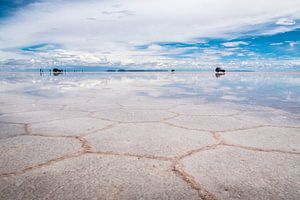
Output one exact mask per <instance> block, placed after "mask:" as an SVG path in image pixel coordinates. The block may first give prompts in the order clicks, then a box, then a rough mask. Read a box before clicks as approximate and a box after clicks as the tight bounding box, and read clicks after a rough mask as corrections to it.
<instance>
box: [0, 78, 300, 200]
mask: <svg viewBox="0 0 300 200" xmlns="http://www.w3.org/2000/svg"><path fill="white" fill-rule="evenodd" d="M123 76H128V77H129V78H130V76H131V75H123ZM139 76H141V75H139ZM160 76H161V77H164V76H163V75H160ZM189 76H191V75H189ZM117 77H118V78H119V75H118V76H117ZM145 77H147V76H146V75H145ZM31 78H32V77H31ZM110 78H111V79H113V78H114V77H113V76H111V77H110ZM165 78H166V80H165V81H163V82H162V83H169V82H170V81H171V82H174V81H176V80H174V79H173V78H172V79H171V80H170V77H165ZM100 79H101V77H100ZM26 80H27V79H26V78H24V79H22V83H23V82H26ZM126 80H127V79H126ZM134 80H135V81H136V77H134ZM180 80H182V79H180ZM73 81H74V80H73ZM118 81H122V80H121V79H120V80H119V79H118ZM118 81H116V80H114V82H113V84H112V85H110V84H109V82H108V83H105V84H107V85H105V87H104V86H103V85H101V84H100V85H99V84H94V85H93V84H92V85H93V87H91V86H89V87H87V88H80V91H81V92H78V90H77V89H76V88H72V87H71V86H72V85H75V86H76V84H70V87H69V88H68V90H65V89H64V91H63V95H61V96H59V97H57V98H54V97H52V98H51V99H48V98H45V97H42V96H30V95H32V93H29V94H28V93H27V94H26V95H24V94H23V93H22V84H17V85H16V84H15V83H13V84H12V85H10V83H9V82H8V83H7V84H5V87H7V89H5V88H4V89H3V88H2V90H1V91H3V92H5V91H8V90H9V88H10V92H12V91H14V90H16V91H15V94H14V95H11V94H10V95H8V96H5V95H0V102H1V104H0V105H1V107H0V111H1V112H2V113H1V115H0V128H1V132H0V153H1V154H0V156H1V157H0V199H204V200H211V199H299V198H300V194H299V191H300V188H299V177H300V172H299V167H298V166H299V163H300V160H299V159H300V147H299V145H298V144H299V140H300V139H299V128H297V127H299V124H300V121H299V115H298V114H295V113H294V114H291V113H289V112H287V111H282V110H280V109H278V108H276V109H275V108H272V107H265V106H255V105H248V104H247V105H242V104H241V105H240V104H236V103H235V102H224V101H222V102H218V101H216V102H207V101H206V100H205V99H192V98H190V97H189V98H182V97H181V98H170V96H171V95H169V94H168V95H167V96H168V98H163V97H155V98H154V97H153V92H155V94H156V95H158V94H160V93H162V91H163V92H168V91H171V92H172V91H177V92H178V91H181V90H167V89H166V88H163V89H162V90H161V91H156V90H160V87H159V84H160V82H155V86H154V85H152V82H148V81H143V82H142V83H141V84H142V85H140V84H134V83H135V82H134V81H127V82H126V83H125V84H126V87H125V86H121V85H122V84H123V83H122V84H118ZM90 82H91V83H92V82H93V81H91V80H90ZM100 82H101V81H100ZM97 83H99V80H97ZM26 84H27V85H30V84H31V82H29V83H26ZM44 84H45V85H47V83H44ZM51 84H52V82H51ZM143 84H144V85H143ZM43 86H44V85H43ZM162 86H163V85H162ZM18 87H20V89H19V90H18ZM36 87H37V86H36ZM49 88H51V87H49ZM104 88H112V90H111V91H113V92H111V91H110V92H108V91H107V90H105V89H104ZM141 88H143V89H144V91H145V92H146V93H147V91H150V92H151V95H152V96H151V95H148V96H147V94H143V95H142V96H140V95H139V94H140V91H141ZM47 90H48V89H47ZM1 91H0V92H1ZM37 92H38V91H37ZM38 93H39V92H38ZM41 93H43V92H41ZM4 94H5V93H4ZM4 96H5V97H4ZM179 96H180V95H179ZM18 97H20V98H18ZM19 100H20V101H19ZM22 100H24V102H22ZM14 104H15V105H14Z"/></svg>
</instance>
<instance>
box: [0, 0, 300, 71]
mask: <svg viewBox="0 0 300 200" xmlns="http://www.w3.org/2000/svg"><path fill="white" fill-rule="evenodd" d="M5 2H6V3H5ZM7 2H8V1H4V2H3V3H1V5H0V8H3V9H2V10H5V9H6V11H3V12H2V13H1V14H2V15H0V65H1V66H2V68H3V67H9V66H12V67H15V66H19V67H21V66H23V67H36V66H49V65H57V64H59V63H60V64H62V65H74V66H75V65H78V66H79V65H89V66H125V67H132V68H136V67H139V68H169V67H174V68H176V67H178V68H201V67H203V66H204V65H205V66H207V65H212V66H214V65H218V64H228V63H235V64H236V65H239V66H241V65H242V63H244V62H248V63H256V64H255V65H260V64H261V63H262V65H263V63H264V62H266V61H267V60H269V61H270V62H271V61H272V62H278V60H281V61H282V63H284V64H289V63H295V60H297V57H299V56H298V55H299V38H295V37H294V36H293V33H294V34H297V33H299V31H298V29H299V28H300V27H299V23H298V21H299V19H300V2H299V1H295V0H285V1H282V0H266V1H259V0H253V1H251V2H250V1H246V0H224V1H219V0H186V1H181V0H163V1H162V0H152V1H140V0H122V1H121V0H102V1H96V0H85V1H80V0H75V1H74V0H72V1H71V0H51V1H50V0H36V1H27V3H24V2H25V1H10V2H19V3H10V4H7ZM20 2H21V3H20ZM22 2H23V3H22ZM282 33H291V34H287V35H284V38H281V39H280V41H278V39H276V37H275V39H274V40H270V41H269V43H268V44H266V45H267V46H268V48H265V47H264V45H265V41H264V40H267V39H266V38H272V37H273V36H274V35H280V34H282ZM251 38H262V39H260V40H263V41H262V42H259V41H258V40H259V39H257V41H254V42H253V41H252V40H251ZM274 43H283V45H271V44H274ZM166 44H169V45H166ZM180 44H181V45H180ZM261 44H264V45H261ZM285 44H287V45H285ZM291 44H292V45H291ZM271 47H272V49H270V48H271ZM279 47H280V48H279ZM273 51H280V52H281V55H283V56H281V57H278V55H276V54H275V55H274V56H272V55H271V54H272V53H273ZM270 52H271V53H270ZM290 52H293V53H290ZM21 63H23V65H22V64H21Z"/></svg>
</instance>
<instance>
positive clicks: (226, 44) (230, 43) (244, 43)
mask: <svg viewBox="0 0 300 200" xmlns="http://www.w3.org/2000/svg"><path fill="white" fill-rule="evenodd" d="M222 45H223V46H225V47H237V46H240V45H248V43H247V42H243V41H236V42H224V43H222Z"/></svg>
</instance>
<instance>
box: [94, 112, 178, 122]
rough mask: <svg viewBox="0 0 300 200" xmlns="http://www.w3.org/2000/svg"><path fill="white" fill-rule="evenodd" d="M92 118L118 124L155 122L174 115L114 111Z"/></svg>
mask: <svg viewBox="0 0 300 200" xmlns="http://www.w3.org/2000/svg"><path fill="white" fill-rule="evenodd" d="M93 116H94V117H96V118H102V119H108V120H112V121H118V122H155V121H161V120H164V119H167V118H170V117H173V116H175V115H174V114H172V113H169V112H167V111H160V110H134V109H116V110H107V111H101V112H96V113H94V115H93Z"/></svg>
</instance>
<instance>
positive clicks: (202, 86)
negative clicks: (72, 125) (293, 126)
mask: <svg viewBox="0 0 300 200" xmlns="http://www.w3.org/2000/svg"><path fill="white" fill-rule="evenodd" d="M0 83H1V86H0V92H1V93H2V95H5V94H13V93H18V94H23V95H24V96H28V97H32V98H46V99H47V98H48V99H49V98H50V99H59V98H62V97H63V96H65V95H67V94H68V93H76V92H78V93H77V96H78V98H85V97H87V96H86V94H85V96H84V95H83V93H86V92H95V91H98V92H101V91H111V93H110V94H109V93H108V94H107V95H112V96H115V97H116V98H118V95H117V93H118V92H121V93H122V92H126V91H127V92H130V94H131V95H134V96H141V97H143V96H144V97H150V98H154V99H167V100H170V101H172V100H178V99H189V100H191V101H193V102H194V103H197V102H198V103H205V102H223V103H234V104H241V105H243V104H246V105H258V106H267V107H272V108H276V109H281V110H285V111H289V112H293V113H298V114H299V113H300V73H227V74H226V75H223V76H219V77H217V76H216V75H215V74H213V73H204V72H202V73H67V74H60V75H58V76H53V75H51V74H48V73H45V74H38V73H1V74H0ZM120 97H121V94H120Z"/></svg>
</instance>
